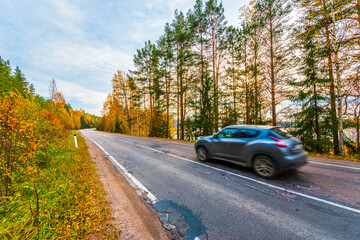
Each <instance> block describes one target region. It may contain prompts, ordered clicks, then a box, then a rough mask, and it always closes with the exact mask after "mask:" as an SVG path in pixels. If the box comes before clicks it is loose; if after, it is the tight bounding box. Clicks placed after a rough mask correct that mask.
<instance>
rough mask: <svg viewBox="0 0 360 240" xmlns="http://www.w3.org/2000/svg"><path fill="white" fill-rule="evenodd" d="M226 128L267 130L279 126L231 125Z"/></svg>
mask: <svg viewBox="0 0 360 240" xmlns="http://www.w3.org/2000/svg"><path fill="white" fill-rule="evenodd" d="M225 128H241V129H252V130H265V129H272V128H279V127H277V126H268V125H230V126H227V127H224V129H225Z"/></svg>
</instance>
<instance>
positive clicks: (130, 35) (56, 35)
mask: <svg viewBox="0 0 360 240" xmlns="http://www.w3.org/2000/svg"><path fill="white" fill-rule="evenodd" d="M222 2H223V5H224V8H225V16H226V18H227V20H228V22H229V24H231V25H237V24H238V20H237V18H238V13H239V9H240V7H242V6H244V5H247V4H248V2H249V0H223V1H222ZM194 3H195V0H173V1H171V0H169V1H167V0H152V1H145V0H133V1H125V0H103V1H100V0H87V1H85V0H37V1H36V0H11V1H9V0H0V56H1V58H2V59H5V60H10V63H11V66H13V68H15V66H19V67H20V69H21V70H22V71H23V73H24V74H25V76H26V78H27V80H28V81H29V82H30V83H33V84H34V86H35V89H36V92H37V93H39V94H40V95H42V96H44V97H48V95H49V91H48V87H49V82H50V80H51V79H52V78H55V80H56V83H57V88H58V90H59V91H61V92H62V93H63V94H64V95H65V98H66V100H67V102H69V103H70V104H71V105H72V106H73V108H75V109H80V108H82V109H84V110H85V111H86V112H89V113H93V114H97V115H100V111H101V108H102V105H103V102H104V101H105V99H106V96H107V94H108V93H109V92H111V79H112V77H113V74H114V73H115V72H116V70H117V69H119V70H124V71H127V70H129V69H133V61H132V58H133V55H134V54H135V52H136V49H139V48H141V47H143V45H144V42H145V41H146V40H148V39H150V40H151V41H156V40H157V39H158V37H159V36H160V35H161V34H162V33H163V29H164V25H165V23H166V22H171V21H172V19H173V15H174V11H175V9H179V10H181V11H184V12H187V11H188V9H190V8H192V6H193V5H194Z"/></svg>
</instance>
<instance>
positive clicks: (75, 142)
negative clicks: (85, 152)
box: [74, 134, 78, 148]
mask: <svg viewBox="0 0 360 240" xmlns="http://www.w3.org/2000/svg"><path fill="white" fill-rule="evenodd" d="M74 141H75V147H76V148H77V147H78V146H77V139H76V134H74Z"/></svg>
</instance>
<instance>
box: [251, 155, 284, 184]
mask: <svg viewBox="0 0 360 240" xmlns="http://www.w3.org/2000/svg"><path fill="white" fill-rule="evenodd" d="M252 165H253V169H254V171H255V173H256V174H257V175H259V176H260V177H262V178H268V179H270V178H274V177H276V176H277V174H278V168H277V166H276V163H275V162H274V160H272V159H271V158H270V157H268V156H265V155H258V156H256V157H255V158H254V161H253V164H252Z"/></svg>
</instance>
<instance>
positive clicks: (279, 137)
mask: <svg viewBox="0 0 360 240" xmlns="http://www.w3.org/2000/svg"><path fill="white" fill-rule="evenodd" d="M195 150H196V154H197V158H198V160H199V161H201V162H205V161H208V160H210V159H218V160H223V161H228V162H233V163H238V164H239V163H240V164H242V165H246V166H249V167H251V168H253V169H254V171H255V173H256V174H257V175H259V176H260V177H263V178H274V177H276V176H277V175H278V173H280V172H283V171H287V170H297V169H298V168H300V167H302V166H304V165H305V164H306V163H307V154H306V152H305V151H304V149H303V146H302V143H301V141H300V140H298V139H296V138H294V137H292V136H290V135H288V134H286V133H285V132H284V131H282V130H281V129H280V128H279V127H274V126H244V125H234V126H228V127H225V128H223V129H222V130H221V131H219V132H217V133H216V134H214V135H213V136H207V137H200V138H198V139H197V141H196V142H195Z"/></svg>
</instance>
